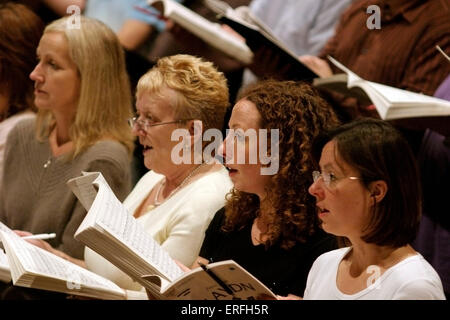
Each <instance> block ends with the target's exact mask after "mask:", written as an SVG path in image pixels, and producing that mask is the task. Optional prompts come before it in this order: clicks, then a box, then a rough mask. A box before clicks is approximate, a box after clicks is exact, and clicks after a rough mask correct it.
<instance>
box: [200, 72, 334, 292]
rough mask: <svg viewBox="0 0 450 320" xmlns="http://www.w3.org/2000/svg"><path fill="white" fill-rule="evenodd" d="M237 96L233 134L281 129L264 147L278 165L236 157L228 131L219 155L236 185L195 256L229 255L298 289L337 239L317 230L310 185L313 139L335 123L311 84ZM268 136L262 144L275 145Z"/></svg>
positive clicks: (264, 86) (282, 287) (268, 84)
mask: <svg viewBox="0 0 450 320" xmlns="http://www.w3.org/2000/svg"><path fill="white" fill-rule="evenodd" d="M240 96H241V99H240V100H239V101H238V102H237V103H236V105H235V106H234V108H233V112H232V115H231V118H230V122H229V126H230V128H231V129H234V130H235V131H236V132H239V130H242V131H246V130H249V129H255V130H257V131H258V130H260V129H268V130H273V129H276V130H278V139H277V140H278V141H275V143H276V146H277V148H276V150H275V148H273V149H269V153H270V152H272V153H275V152H277V153H278V154H277V155H276V154H271V155H270V157H271V161H272V162H273V161H278V167H279V168H278V171H277V172H276V173H275V174H273V175H266V176H264V175H262V174H261V172H262V171H261V169H262V168H264V167H267V166H268V165H267V164H266V165H264V164H262V163H261V162H258V163H256V164H251V163H244V164H239V163H237V161H235V160H236V156H237V155H236V153H237V147H233V148H229V147H228V146H229V145H228V144H227V140H229V139H232V137H233V136H232V135H230V134H228V136H227V139H226V140H225V142H224V144H223V145H222V146H223V149H222V155H223V157H224V162H225V165H226V166H227V168H228V169H229V174H230V177H231V180H232V181H233V183H234V188H233V189H232V191H231V192H230V193H229V195H228V198H227V204H226V206H225V210H222V211H219V212H218V213H217V214H216V216H215V218H214V220H213V221H212V222H211V224H210V227H209V229H208V231H207V232H206V237H205V241H204V243H203V247H202V250H201V252H200V256H201V257H203V258H206V259H208V260H209V261H219V260H226V259H233V260H235V261H236V262H238V263H239V264H241V265H242V266H243V267H244V268H246V269H247V270H248V271H249V272H251V273H252V274H253V275H255V276H256V277H257V278H258V279H260V280H261V281H262V282H263V283H265V284H266V285H267V286H268V287H270V288H271V289H272V290H273V291H274V292H275V293H276V294H279V295H287V294H295V293H296V294H299V295H302V294H303V290H304V288H305V284H306V278H307V274H308V271H309V268H310V267H311V265H312V263H313V261H314V260H315V258H317V256H319V255H320V254H321V253H323V252H326V251H329V250H331V249H332V248H334V247H335V245H336V244H335V239H334V238H332V237H328V236H326V235H325V234H324V232H323V231H322V230H320V229H319V221H318V219H317V215H316V209H315V204H314V199H313V198H312V197H311V196H310V195H309V194H308V187H309V186H310V184H311V181H312V178H311V174H312V171H313V170H314V162H313V160H312V157H311V146H312V141H313V139H314V137H315V136H316V135H318V134H319V133H320V132H321V131H323V130H325V129H327V128H330V127H333V126H336V125H337V124H338V121H337V118H336V116H335V114H334V112H333V110H332V109H331V107H330V106H329V105H328V104H327V103H326V102H325V101H324V100H323V99H322V98H321V97H320V96H319V95H318V94H317V92H316V91H315V89H313V88H312V87H311V86H309V85H308V84H303V83H298V82H293V81H284V82H279V81H273V80H267V81H263V82H260V83H258V84H255V85H253V86H251V87H249V88H247V89H246V90H244V91H243V92H242V93H241V95H240ZM237 135H239V134H237ZM260 139H261V138H260ZM235 140H236V141H235V144H239V143H245V150H246V152H247V154H246V155H248V152H249V150H250V149H251V146H249V140H248V139H247V140H245V142H239V139H235ZM242 141H244V140H242ZM273 142H274V141H270V143H269V142H268V143H267V144H268V145H270V146H273V145H274V144H273ZM260 153H261V150H260ZM270 165H272V163H271V164H270ZM200 259H201V258H200Z"/></svg>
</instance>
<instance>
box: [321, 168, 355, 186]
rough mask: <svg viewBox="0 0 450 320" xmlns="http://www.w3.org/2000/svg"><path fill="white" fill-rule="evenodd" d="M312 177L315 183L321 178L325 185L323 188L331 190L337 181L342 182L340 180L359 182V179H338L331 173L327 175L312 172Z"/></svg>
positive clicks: (326, 173) (325, 173)
mask: <svg viewBox="0 0 450 320" xmlns="http://www.w3.org/2000/svg"><path fill="white" fill-rule="evenodd" d="M312 177H313V181H314V182H316V181H317V180H319V178H320V177H322V179H323V182H324V183H325V186H326V187H327V188H329V189H330V188H331V189H332V188H333V187H334V186H335V184H336V182H337V181H339V180H342V179H350V180H360V179H361V178H359V177H342V178H338V177H336V176H335V175H334V174H333V173H329V172H320V171H313V172H312Z"/></svg>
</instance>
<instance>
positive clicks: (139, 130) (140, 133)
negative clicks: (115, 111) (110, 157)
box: [131, 124, 146, 137]
mask: <svg viewBox="0 0 450 320" xmlns="http://www.w3.org/2000/svg"><path fill="white" fill-rule="evenodd" d="M131 132H132V133H133V135H135V136H136V137H144V136H146V132H145V131H144V130H143V129H142V128H141V126H139V125H137V124H135V125H134V126H133V127H132V128H131Z"/></svg>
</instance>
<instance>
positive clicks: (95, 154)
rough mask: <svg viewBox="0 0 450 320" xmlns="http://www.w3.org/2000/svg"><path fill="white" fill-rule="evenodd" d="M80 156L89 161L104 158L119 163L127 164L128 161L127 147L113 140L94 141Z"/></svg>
mask: <svg viewBox="0 0 450 320" xmlns="http://www.w3.org/2000/svg"><path fill="white" fill-rule="evenodd" d="M80 157H81V158H83V159H85V160H87V161H89V162H93V161H101V160H105V161H109V162H113V163H116V164H120V165H124V164H127V165H128V162H129V156H128V151H127V148H126V147H125V146H124V145H123V144H121V143H120V142H118V141H113V140H102V141H98V142H96V143H95V144H93V145H92V146H90V147H89V148H87V149H86V151H84V152H83V153H82V154H81V155H80Z"/></svg>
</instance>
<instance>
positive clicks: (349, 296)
mask: <svg viewBox="0 0 450 320" xmlns="http://www.w3.org/2000/svg"><path fill="white" fill-rule="evenodd" d="M344 249H346V250H344ZM341 250H343V251H344V252H343V254H342V256H341V258H340V259H338V261H337V265H336V266H335V270H336V272H335V276H334V281H333V284H334V285H333V286H334V290H335V292H336V294H337V295H338V296H340V297H343V298H344V299H353V300H355V299H358V298H360V297H362V296H363V295H365V294H367V293H370V292H372V291H373V290H376V288H377V287H378V286H381V285H382V282H383V281H384V279H385V278H387V277H388V276H389V275H390V274H391V273H392V272H394V269H396V268H397V267H398V266H400V265H402V264H405V263H407V262H409V260H411V259H418V258H420V257H421V254H420V253H419V252H417V253H416V254H415V255H412V256H409V257H407V258H405V259H403V260H400V261H399V262H397V263H396V264H394V265H392V266H390V267H389V268H388V269H387V270H386V271H385V272H384V273H383V274H382V275H381V276H380V277H379V278H378V279H377V280H376V282H375V283H373V284H372V285H371V286H369V287H366V288H364V289H362V290H360V291H358V292H356V293H353V294H347V293H343V292H342V291H341V290H340V289H339V288H338V286H337V275H338V270H339V265H340V264H341V262H342V260H343V259H344V258H345V257H346V256H347V254H348V253H349V252H350V250H353V247H351V246H350V247H347V248H342V249H341Z"/></svg>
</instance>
